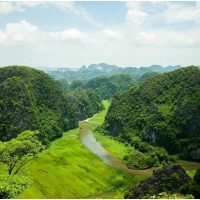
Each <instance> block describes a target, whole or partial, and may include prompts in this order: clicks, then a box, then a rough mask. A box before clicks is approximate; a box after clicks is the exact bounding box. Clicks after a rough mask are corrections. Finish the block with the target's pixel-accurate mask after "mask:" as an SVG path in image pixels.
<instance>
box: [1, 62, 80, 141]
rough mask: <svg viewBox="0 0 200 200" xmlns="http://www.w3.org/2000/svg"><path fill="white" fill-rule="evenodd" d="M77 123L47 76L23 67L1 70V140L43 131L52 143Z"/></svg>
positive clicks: (56, 86) (57, 88) (56, 87)
mask: <svg viewBox="0 0 200 200" xmlns="http://www.w3.org/2000/svg"><path fill="white" fill-rule="evenodd" d="M76 124H77V119H75V118H73V111H72V109H71V108H70V106H69V104H68V102H67V99H66V98H65V97H64V96H63V94H62V92H61V90H60V88H59V87H58V85H57V84H56V83H55V81H54V80H53V79H52V78H51V77H50V76H49V75H48V74H46V73H44V72H42V71H39V70H36V69H33V68H29V67H24V66H9V67H3V68H0V140H2V141H6V140H10V139H11V138H14V137H16V136H17V135H18V134H19V133H21V132H23V131H24V130H40V132H41V135H43V136H41V137H45V138H46V139H47V140H52V139H54V138H56V137H59V136H61V130H68V129H70V128H74V127H75V126H76Z"/></svg>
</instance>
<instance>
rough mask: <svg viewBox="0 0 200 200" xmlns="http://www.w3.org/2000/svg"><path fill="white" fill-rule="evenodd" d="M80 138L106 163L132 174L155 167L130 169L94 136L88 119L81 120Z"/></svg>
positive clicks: (142, 172) (150, 171)
mask: <svg viewBox="0 0 200 200" xmlns="http://www.w3.org/2000/svg"><path fill="white" fill-rule="evenodd" d="M79 129H80V133H79V139H80V141H81V143H82V144H84V145H85V146H86V147H87V148H88V149H89V150H90V151H91V152H93V153H94V154H96V155H97V156H98V157H99V158H100V159H101V160H102V161H103V162H104V163H106V164H108V165H111V166H113V167H115V168H118V169H121V170H123V171H126V172H128V174H131V175H139V174H144V173H145V174H151V173H152V171H153V169H146V170H136V169H129V168H128V167H127V165H126V164H125V163H124V162H123V161H121V160H120V159H118V158H117V157H116V156H115V155H114V154H112V153H111V152H109V151H107V150H106V149H105V148H104V147H103V146H102V145H101V144H100V143H99V142H98V141H97V140H96V138H95V137H94V134H93V132H92V128H91V123H90V122H89V121H88V120H85V121H81V122H79Z"/></svg>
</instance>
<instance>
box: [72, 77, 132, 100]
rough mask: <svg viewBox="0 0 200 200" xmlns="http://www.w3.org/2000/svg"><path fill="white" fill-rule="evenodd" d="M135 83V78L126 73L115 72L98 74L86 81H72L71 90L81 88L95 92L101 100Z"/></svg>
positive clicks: (127, 88) (125, 89)
mask: <svg viewBox="0 0 200 200" xmlns="http://www.w3.org/2000/svg"><path fill="white" fill-rule="evenodd" d="M134 84H135V80H134V79H133V77H132V76H130V75H128V74H116V75H112V76H109V77H107V76H99V77H96V78H92V79H90V80H88V81H80V80H74V81H72V83H71V85H70V88H71V90H74V89H77V88H82V89H89V90H92V91H94V92H95V94H97V95H98V96H99V97H100V98H101V100H104V99H110V98H111V97H112V96H113V95H114V94H116V93H121V92H125V91H127V90H129V89H130V88H131V87H132V86H133V85H134Z"/></svg>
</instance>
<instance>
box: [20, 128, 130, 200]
mask: <svg viewBox="0 0 200 200" xmlns="http://www.w3.org/2000/svg"><path fill="white" fill-rule="evenodd" d="M77 136H78V129H75V130H71V131H69V132H67V133H64V136H63V137H62V138H60V139H58V140H56V141H55V142H53V143H52V144H51V146H50V148H49V149H47V150H45V151H43V152H42V153H41V154H40V155H39V157H38V158H37V159H36V160H34V161H33V162H32V163H31V165H30V166H28V167H26V170H24V172H23V173H27V174H28V176H29V177H30V178H31V179H32V180H33V184H32V185H31V186H30V187H29V188H28V189H26V190H25V191H24V193H23V194H22V195H21V196H19V198H85V197H96V196H102V195H104V194H106V193H108V192H109V191H115V190H116V188H118V187H119V186H120V185H123V184H124V181H125V180H126V178H127V175H126V174H125V173H123V172H122V171H119V170H117V169H114V168H112V167H110V166H108V165H106V164H104V163H103V162H102V161H101V160H100V159H99V158H98V157H97V156H95V155H94V154H93V153H91V152H90V151H89V150H88V149H87V148H86V147H85V146H83V145H82V144H81V143H80V141H79V139H78V138H77ZM122 197H123V194H122V193H119V194H117V195H116V198H122Z"/></svg>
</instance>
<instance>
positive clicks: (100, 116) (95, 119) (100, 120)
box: [89, 100, 110, 124]
mask: <svg viewBox="0 0 200 200" xmlns="http://www.w3.org/2000/svg"><path fill="white" fill-rule="evenodd" d="M102 103H103V105H104V108H105V109H104V110H102V111H100V112H99V113H98V114H96V115H94V116H93V117H92V118H91V119H90V120H89V122H93V123H97V124H102V123H103V122H104V119H105V116H106V113H107V111H108V108H109V106H110V102H109V101H108V100H103V102H102Z"/></svg>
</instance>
